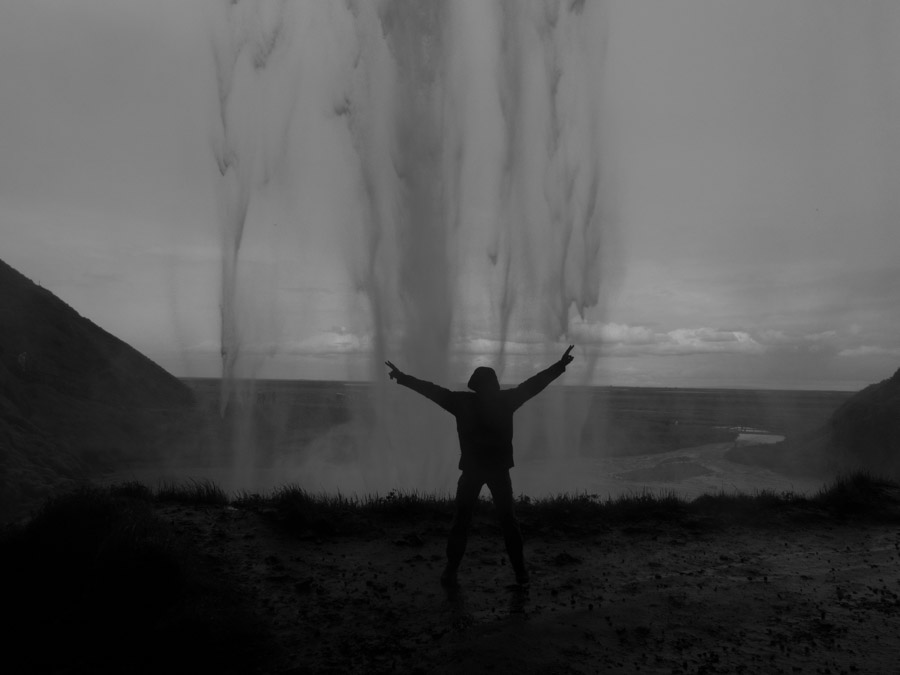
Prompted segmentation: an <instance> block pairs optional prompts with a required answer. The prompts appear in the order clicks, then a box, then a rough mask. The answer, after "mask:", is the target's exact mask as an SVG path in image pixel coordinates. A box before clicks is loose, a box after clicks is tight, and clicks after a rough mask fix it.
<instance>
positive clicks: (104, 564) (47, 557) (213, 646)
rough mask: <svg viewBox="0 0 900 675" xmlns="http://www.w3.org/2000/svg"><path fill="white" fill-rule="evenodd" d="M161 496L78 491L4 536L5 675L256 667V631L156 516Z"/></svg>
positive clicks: (210, 571) (121, 489) (226, 588)
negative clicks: (156, 504) (11, 674)
mask: <svg viewBox="0 0 900 675" xmlns="http://www.w3.org/2000/svg"><path fill="white" fill-rule="evenodd" d="M186 494H188V495H196V494H197V492H196V491H190V490H189V491H188V492H187V493H186ZM157 496H158V495H153V493H152V492H151V491H150V490H149V489H148V488H146V487H144V486H142V485H140V484H137V483H129V484H126V485H122V486H117V487H114V488H109V489H99V488H89V489H81V490H78V491H76V492H72V493H70V494H68V495H65V496H62V497H58V498H55V499H51V500H50V501H48V502H47V503H46V504H45V505H44V506H43V508H41V510H40V511H39V512H38V513H37V514H36V515H35V517H34V518H33V519H32V520H31V521H30V522H29V523H28V524H27V525H25V526H14V527H8V528H7V529H6V530H5V531H4V532H3V533H2V536H0V596H2V597H3V604H4V608H3V609H4V615H5V617H6V619H7V620H8V622H9V624H10V625H9V626H8V627H6V629H5V631H4V638H5V639H4V643H5V645H6V647H5V649H4V667H5V668H6V667H9V666H10V665H11V666H12V667H11V669H10V670H7V671H6V672H16V673H20V672H21V673H30V672H34V673H45V672H91V673H125V672H128V673H157V672H168V673H196V672H220V673H248V672H254V671H255V667H254V666H255V665H256V664H257V662H258V661H259V656H260V654H262V653H264V648H265V645H264V638H263V632H262V630H261V629H260V628H259V627H258V626H256V625H255V624H254V622H253V621H252V620H251V619H250V618H249V613H248V612H247V611H246V609H245V607H244V601H243V599H242V598H240V597H237V596H236V595H235V593H234V591H233V590H231V589H232V587H231V585H230V584H229V583H228V580H227V579H226V578H225V577H224V575H223V572H222V571H221V570H218V569H214V568H212V567H211V566H210V564H209V563H208V561H205V560H203V559H201V558H200V557H199V556H198V555H197V554H196V553H195V552H194V551H193V550H192V548H191V547H190V545H189V544H188V543H187V542H185V541H183V540H182V539H180V538H179V537H178V536H177V535H176V533H175V532H173V531H172V530H171V528H170V527H169V526H168V525H167V524H166V523H165V522H163V521H162V520H161V519H160V518H158V517H157V516H156V515H155V513H154V508H153V503H152V502H153V500H154V498H156V497H157ZM168 496H171V493H168Z"/></svg>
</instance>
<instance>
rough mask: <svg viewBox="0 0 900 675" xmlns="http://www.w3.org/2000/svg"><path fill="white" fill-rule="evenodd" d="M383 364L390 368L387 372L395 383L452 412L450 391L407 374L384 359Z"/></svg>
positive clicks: (451, 393)
mask: <svg viewBox="0 0 900 675" xmlns="http://www.w3.org/2000/svg"><path fill="white" fill-rule="evenodd" d="M384 365H386V366H387V367H388V368H390V369H391V370H390V372H389V373H388V377H390V378H391V379H392V380H396V382H397V384H402V385H403V386H404V387H408V388H409V389H412V390H413V391H414V392H416V393H418V394H421V395H422V396H424V397H425V398H428V399H431V400H432V401H434V402H435V403H437V404H438V405H439V406H441V407H442V408H443V409H444V410H446V411H447V412H450V413H452V412H453V392H452V391H450V390H449V389H444V388H443V387H440V386H438V385H436V384H434V383H432V382H426V381H425V380H420V379H418V378H417V377H413V376H412V375H407V374H406V373H404V372H401V371H400V369H399V368H398V367H397V366H395V365H394V364H393V363H391V362H390V361H385V362H384Z"/></svg>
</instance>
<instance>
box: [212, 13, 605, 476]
mask: <svg viewBox="0 0 900 675" xmlns="http://www.w3.org/2000/svg"><path fill="white" fill-rule="evenodd" d="M210 24H211V34H212V39H211V47H212V51H213V63H214V65H215V73H214V76H215V77H214V78H213V77H211V78H210V80H211V85H212V84H214V85H215V92H216V100H217V103H218V105H217V110H216V112H217V114H216V115H215V116H214V118H213V119H211V120H210V127H211V129H212V131H213V134H212V137H213V144H212V153H211V154H212V157H211V159H212V160H214V162H215V167H216V169H217V170H218V173H219V178H218V183H217V195H218V197H217V203H218V211H219V222H220V229H221V333H220V341H221V353H222V383H223V385H222V394H221V406H220V410H221V412H222V414H223V415H227V416H228V417H229V420H230V423H231V424H232V426H233V429H232V431H231V433H230V436H229V437H230V443H231V445H232V448H231V452H232V454H233V457H234V461H235V467H236V471H237V472H238V474H240V475H248V474H249V473H252V472H253V470H254V466H253V464H254V459H253V457H254V450H253V448H252V447H250V446H251V445H252V441H251V440H250V439H252V437H253V432H252V430H251V429H248V426H249V425H251V423H252V422H251V421H252V419H253V415H252V414H251V412H250V410H249V409H250V408H252V405H253V404H252V401H253V400H254V393H253V384H252V383H253V379H254V378H255V377H257V376H258V373H259V368H260V365H261V364H262V362H263V361H264V360H265V359H266V358H267V357H270V356H272V355H273V354H274V353H276V352H277V350H278V346H277V345H278V344H279V343H280V341H282V340H283V339H284V337H285V336H284V335H283V334H282V333H281V331H280V329H281V326H279V323H278V320H277V316H278V312H279V304H280V303H281V302H282V300H281V299H280V298H279V297H277V294H276V293H275V292H274V291H273V288H275V287H277V285H278V283H277V275H278V265H271V266H270V267H269V269H266V270H261V267H262V266H261V265H259V264H258V263H257V264H255V265H254V264H249V265H248V264H247V262H245V258H247V257H248V256H249V257H250V259H251V260H252V259H253V256H254V252H253V250H254V248H255V247H266V246H270V247H272V246H278V247H279V252H278V254H277V256H275V257H274V258H275V259H276V260H277V261H278V263H279V264H291V263H294V264H298V265H300V264H303V263H302V259H303V256H302V254H300V250H301V249H303V248H305V246H308V245H309V243H313V244H315V245H318V243H319V242H321V241H322V240H323V239H327V240H328V241H329V242H330V245H331V246H334V247H335V248H336V249H337V251H338V252H339V254H340V256H339V259H340V260H341V261H342V262H343V265H344V266H345V267H344V270H342V271H343V272H344V273H345V274H346V275H347V278H348V279H349V280H350V282H351V283H352V285H353V287H354V289H355V291H356V296H357V305H356V307H355V308H354V309H355V310H356V312H357V315H358V317H359V318H358V319H357V320H358V322H359V324H358V325H359V326H360V327H362V329H363V330H362V331H358V330H357V331H356V332H364V333H365V334H367V335H369V336H370V338H369V340H370V342H369V344H368V345H367V346H368V348H369V351H370V353H371V363H370V366H369V372H368V377H369V378H370V379H371V380H373V381H374V382H375V383H376V386H377V387H378V391H377V393H376V395H375V396H374V405H375V410H374V419H373V420H370V421H365V420H361V419H357V420H354V421H353V422H352V425H354V429H353V430H352V431H351V432H350V433H349V435H350V437H351V438H353V440H352V443H353V444H358V445H359V446H360V447H358V448H355V449H354V450H352V451H351V454H352V455H354V456H355V457H356V458H357V460H358V461H357V462H356V464H357V466H354V467H353V468H350V469H348V468H346V467H344V468H343V469H341V474H342V475H341V477H340V479H339V480H338V485H337V487H342V488H344V489H348V488H349V489H356V490H382V491H384V490H387V489H389V488H391V487H393V486H395V485H401V486H406V487H413V486H414V487H416V488H420V489H436V488H438V487H444V486H446V485H447V483H448V478H449V476H450V475H451V472H452V470H453V467H454V464H455V454H456V453H455V452H454V449H453V445H454V442H453V441H454V439H453V434H452V428H451V427H450V425H448V424H447V421H446V420H443V419H442V418H441V416H442V412H441V411H436V410H431V409H430V408H428V407H427V406H421V404H420V403H419V402H413V401H412V400H411V397H410V396H409V394H408V392H398V391H397V390H396V389H395V388H393V387H392V386H391V385H390V384H389V383H388V382H387V379H386V378H385V372H384V365H383V363H384V361H386V360H389V359H390V360H393V361H396V362H397V363H398V364H402V367H403V368H404V369H405V370H407V371H408V372H410V373H414V374H416V375H417V376H419V377H423V378H425V379H429V380H434V381H437V382H439V383H442V384H443V385H445V386H446V385H451V384H453V383H457V382H460V381H464V380H465V379H467V377H468V372H469V371H470V369H471V368H472V367H473V366H474V365H476V364H478V363H484V362H490V363H491V365H493V366H494V367H495V368H496V369H497V370H498V372H499V373H500V374H501V377H502V376H503V373H504V370H505V366H506V365H507V361H508V359H509V358H510V355H509V354H507V352H506V345H507V344H508V342H509V341H510V339H513V338H514V339H515V341H517V342H519V343H525V344H529V345H532V348H530V349H529V350H528V352H527V354H525V355H524V356H525V357H526V358H528V359H530V360H532V361H533V365H531V366H530V368H534V369H537V368H538V367H543V366H544V365H548V364H549V362H550V361H551V360H555V359H556V358H558V357H559V353H557V352H561V345H564V344H565V340H566V339H567V332H568V327H569V324H570V321H571V319H572V318H573V317H581V318H583V317H584V312H585V310H586V309H588V308H598V305H599V304H600V301H601V292H602V291H603V283H602V263H603V257H604V256H603V237H604V234H605V232H606V231H608V230H609V229H610V228H612V227H613V226H614V211H613V200H612V194H611V192H610V185H609V183H610V178H609V176H610V175H611V174H612V170H611V169H610V168H609V167H608V166H607V164H606V163H607V162H608V163H611V162H612V161H613V158H612V154H611V153H609V155H608V156H607V153H606V152H605V151H604V147H603V143H604V138H605V134H606V133H608V132H606V131H605V129H604V125H603V116H604V112H603V103H604V92H603V70H604V48H605V35H606V31H607V29H608V27H607V17H606V15H605V8H604V6H603V5H602V4H597V3H594V4H590V5H586V4H585V3H578V2H576V3H562V2H532V3H519V2H495V3H483V2H469V3H453V4H448V3H441V2H430V3H428V2H426V3H422V2H384V3H366V2H358V3H354V2H350V3H346V4H343V5H341V4H338V3H328V4H325V3H303V4H299V5H295V4H290V3H285V4H280V5H279V4H274V5H273V4H269V3H258V2H249V1H247V2H238V3H235V4H231V5H221V6H218V7H216V8H215V11H213V12H211V15H210ZM327 157H340V158H342V160H343V164H342V170H341V171H340V173H338V172H337V171H334V172H333V173H331V174H330V176H329V185H328V186H327V190H326V192H325V193H324V194H322V193H318V194H315V193H313V191H312V190H311V189H309V188H307V187H306V186H308V185H309V184H310V183H316V182H317V180H316V178H315V177H314V175H315V174H316V173H319V172H320V163H322V162H323V158H327ZM324 162H325V163H326V164H327V159H326V160H324ZM319 180H323V179H319ZM309 214H315V217H314V218H310V217H309ZM308 242H309V243H308ZM282 247H287V248H282ZM291 247H293V249H294V250H296V251H297V255H296V257H294V256H292V254H291ZM263 255H265V254H263ZM292 258H293V260H292ZM473 334H474V335H476V336H478V337H479V338H480V339H482V340H484V341H490V342H491V343H493V344H495V345H496V347H495V348H494V349H493V350H491V351H492V352H493V356H492V357H490V358H486V357H485V355H481V356H479V357H478V358H471V357H468V358H467V357H466V356H465V354H463V355H460V354H459V353H458V352H457V349H456V347H457V345H458V344H459V343H460V341H461V340H462V339H463V338H464V337H465V336H472V335H473ZM461 356H462V358H461ZM545 361H546V362H547V363H546V364H545V363H544V362H545ZM593 366H594V359H593V358H590V357H589V363H588V367H587V368H586V369H583V370H582V378H583V379H582V382H586V381H590V377H591V374H592V369H593ZM520 372H521V369H520ZM570 384H574V382H570ZM535 413H537V414H535ZM585 414H586V406H571V405H569V406H565V407H564V406H563V405H562V400H561V398H560V396H559V395H555V396H554V395H549V396H548V397H547V400H546V401H545V402H544V403H543V404H542V405H540V407H539V412H538V411H532V414H531V415H529V419H530V420H532V422H531V424H527V425H526V426H527V427H529V428H527V429H526V430H525V434H524V436H525V437H526V438H528V437H530V436H532V435H533V434H530V433H529V432H530V431H535V430H536V428H533V427H536V426H537V427H541V428H542V429H543V430H544V433H543V434H541V436H542V437H543V438H542V442H543V444H544V445H545V446H547V447H551V448H560V449H563V448H573V444H572V442H571V438H566V437H565V434H566V431H565V430H567V429H571V428H573V427H574V428H575V429H576V432H575V434H574V436H575V437H576V438H577V437H578V433H579V432H578V430H579V429H580V425H581V424H583V422H584V417H585ZM346 431H347V430H346V429H344V432H345V433H346ZM570 436H571V432H570ZM422 448H431V449H430V450H429V451H428V452H427V453H425V452H422ZM574 449H577V444H576V446H575V447H574ZM283 470H286V469H283ZM326 470H327V469H326V468H325V467H323V466H319V467H313V466H310V465H307V466H306V467H305V469H301V470H299V472H300V473H301V474H302V473H306V474H309V473H310V472H311V473H312V475H313V476H314V478H313V481H316V480H318V477H319V475H320V474H321V473H322V472H323V471H326ZM289 473H295V472H289ZM352 474H358V478H354V477H353V476H352ZM326 482H328V483H331V480H326Z"/></svg>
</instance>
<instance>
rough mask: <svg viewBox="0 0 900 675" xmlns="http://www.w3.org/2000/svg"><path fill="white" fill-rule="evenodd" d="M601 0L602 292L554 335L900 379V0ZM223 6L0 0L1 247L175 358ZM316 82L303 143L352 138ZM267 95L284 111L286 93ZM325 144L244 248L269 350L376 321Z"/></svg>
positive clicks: (194, 283) (800, 378)
mask: <svg viewBox="0 0 900 675" xmlns="http://www.w3.org/2000/svg"><path fill="white" fill-rule="evenodd" d="M320 4H321V5H322V6H323V7H324V6H327V5H328V3H326V2H322V3H320ZM331 4H332V5H334V7H336V8H340V7H343V3H331ZM587 4H588V5H589V6H590V5H591V4H592V3H591V0H588V2H587ZM606 4H607V5H608V8H609V11H608V12H607V13H606V14H602V15H601V14H591V15H590V16H592V17H594V18H593V19H592V20H594V21H599V20H601V19H602V21H603V26H602V27H599V28H598V30H600V29H602V30H603V31H604V37H605V40H606V43H605V52H604V59H605V61H604V66H603V69H602V73H599V74H598V75H597V76H598V77H602V78H603V92H604V96H606V97H607V102H606V104H605V107H604V111H605V115H606V118H605V119H604V122H603V124H604V129H605V130H606V133H607V134H610V135H611V138H612V139H613V140H612V141H611V143H610V145H609V148H610V150H609V152H610V155H609V158H608V164H607V166H608V167H609V170H610V171H611V172H612V173H613V175H614V178H613V185H614V190H615V194H614V199H615V209H614V210H615V214H616V227H615V228H614V230H611V231H610V232H609V233H608V236H606V238H605V239H604V247H605V250H606V252H607V255H609V266H608V272H604V273H603V275H602V279H601V283H602V284H603V287H604V296H605V297H606V298H607V302H606V303H605V304H604V305H603V307H602V308H598V309H595V310H591V311H588V312H587V313H586V314H585V316H584V317H583V318H579V317H575V318H574V319H573V320H572V321H571V322H570V325H569V332H568V335H566V336H563V338H562V339H563V340H571V341H573V342H576V343H578V344H579V350H580V351H582V353H589V352H590V353H599V354H600V355H601V358H600V360H599V362H598V364H597V367H596V370H595V371H594V372H593V373H592V374H590V375H589V377H591V378H592V379H591V381H593V382H596V383H599V384H607V383H614V384H635V385H664V386H721V387H731V386H740V387H746V386H754V387H773V388H784V387H790V388H839V389H856V388H859V387H861V386H863V385H865V384H866V383H869V382H872V381H877V380H880V379H883V378H885V377H888V376H889V375H891V374H892V373H893V372H894V370H896V369H897V367H898V366H900V263H898V253H900V3H897V2H895V0H878V1H876V0H872V1H867V0H854V1H853V2H848V1H846V0H753V1H752V2H748V1H743V0H742V1H737V0H736V1H733V2H729V1H727V0H659V1H657V2H654V1H651V0H643V1H640V2H633V1H628V2H626V1H624V0H622V1H621V2H610V3H606ZM207 5H208V3H185V2H183V1H181V0H165V1H164V0H153V1H152V2H151V1H146V0H145V1H136V0H134V1H131V0H128V1H126V0H78V1H75V2H59V1H50V0H5V1H4V2H2V3H0V258H2V259H3V260H5V261H6V262H7V263H9V264H11V265H13V266H14V267H16V268H17V269H19V270H20V271H21V272H23V273H24V274H25V275H27V276H28V277H30V278H32V279H33V280H35V281H38V282H39V283H41V284H42V285H43V286H45V287H47V288H49V289H51V290H52V291H53V292H54V293H56V294H57V295H59V296H60V297H62V298H63V299H64V300H65V301H66V302H68V303H69V304H71V305H72V306H73V307H74V308H75V309H76V310H78V311H79V312H80V313H82V314H83V315H85V316H87V317H88V318H90V319H92V320H93V321H95V322H96V323H97V324H99V325H100V326H102V327H103V328H105V329H107V330H109V331H110V332H112V333H113V334H115V335H117V336H119V337H121V338H122V339H124V340H125V341H126V342H128V343H130V344H132V345H134V346H135V347H137V348H138V349H140V350H141V351H143V352H144V353H146V354H148V355H149V356H151V358H154V359H155V360H157V361H158V362H159V363H161V364H162V365H163V366H164V367H166V368H167V369H169V370H170V371H172V372H174V373H175V374H177V375H200V374H203V375H212V374H215V373H216V372H217V368H218V353H219V318H220V311H219V302H220V297H221V296H220V278H221V277H220V275H221V255H222V242H221V223H220V222H219V215H218V213H219V212H218V211H217V208H218V207H217V193H216V181H217V176H218V172H217V168H216V164H215V161H214V156H213V152H212V149H211V148H212V146H213V144H214V139H215V135H216V133H217V131H216V105H217V103H216V84H215V77H216V75H215V65H214V61H213V50H212V48H211V39H210V34H211V31H212V30H213V27H211V25H210V23H211V21H212V19H211V17H212V15H213V13H212V12H211V11H210V10H209V7H208V6H207ZM334 11H337V9H335V10H334ZM598 17H599V18H598ZM330 25H331V24H327V23H326V24H323V25H316V26H312V27H311V28H310V29H309V30H310V31H311V33H310V34H312V35H321V36H322V38H321V43H317V42H316V41H315V40H310V41H309V44H308V45H304V46H303V49H304V50H305V51H303V54H305V55H306V56H307V57H308V59H307V60H306V61H304V63H310V62H311V63H313V65H311V66H304V67H308V68H313V70H310V71H309V72H319V71H316V70H315V69H314V65H315V63H316V60H317V59H322V60H328V59H329V58H332V56H333V54H336V53H337V51H336V48H332V47H331V46H329V39H330V38H329V35H328V28H329V26H330ZM598 39H599V37H598ZM335 58H337V57H335ZM300 79H301V80H302V82H304V83H306V82H312V84H302V85H298V86H301V90H300V91H299V93H297V100H299V101H300V103H299V104H298V108H297V112H294V111H293V109H292V108H290V107H289V109H290V110H291V111H292V112H291V113H290V114H291V115H293V114H297V115H300V116H302V117H303V119H306V120H310V121H308V122H305V123H304V124H303V125H295V126H297V129H298V131H297V135H296V136H292V139H294V140H293V141H292V142H293V143H295V144H296V147H295V150H296V152H297V153H298V156H310V153H312V154H315V152H316V150H317V149H320V148H325V147H328V148H332V147H334V148H338V147H342V146H339V145H333V146H332V145H316V143H325V141H323V140H321V139H322V138H323V135H324V136H325V137H327V135H328V134H329V133H332V132H331V131H329V130H328V129H330V127H326V126H325V125H326V122H324V121H323V122H321V123H320V124H321V126H320V127H319V126H316V125H317V124H319V123H318V122H316V121H315V119H314V118H315V117H316V115H321V116H322V118H323V120H324V119H325V117H326V113H325V111H323V110H317V108H316V106H315V105H312V104H310V105H305V103H304V102H306V101H315V100H317V99H316V95H315V94H314V93H307V90H306V89H303V88H302V87H312V89H311V90H310V91H320V89H321V87H322V86H324V85H322V84H321V83H319V84H317V83H316V82H315V78H307V79H302V78H300ZM316 87H319V89H316ZM292 95H293V94H292ZM473 96H474V95H473ZM261 98H262V99H263V100H260V101H259V102H258V105H259V106H261V109H262V110H263V111H264V113H262V117H263V118H265V119H269V120H270V121H271V123H273V124H275V123H278V120H279V119H280V118H279V117H278V115H279V114H280V113H278V112H277V110H275V108H277V107H278V106H281V107H283V106H284V105H285V104H284V99H278V100H275V101H271V100H266V99H265V98H264V97H261ZM267 106H270V107H272V109H273V110H275V112H273V113H272V115H268V108H267ZM259 116H260V114H257V118H258V117H259ZM253 119H256V118H253ZM272 120H274V121H272ZM304 129H307V130H309V131H310V135H311V136H314V137H315V138H318V139H320V140H319V141H316V140H315V139H313V140H310V139H308V138H305V137H304V136H303V130H304ZM346 147H349V145H347V146H346ZM309 166H312V167H315V170H314V171H312V170H309V169H305V170H304V179H303V180H304V182H303V185H302V186H299V185H298V186H297V188H296V194H297V197H296V200H295V202H293V207H292V209H289V210H288V211H287V212H285V209H284V205H283V204H280V205H279V207H278V210H277V213H275V214H273V215H272V218H271V220H272V227H273V232H275V231H277V230H276V229H275V228H276V226H277V227H278V228H281V233H280V234H277V235H276V234H272V235H266V236H265V237H258V238H257V239H256V240H252V239H250V240H248V244H247V250H246V251H244V255H245V276H246V278H247V279H250V280H251V281H252V280H253V279H254V278H256V279H258V281H259V284H258V285H257V288H258V287H259V286H260V285H261V286H262V287H265V288H266V289H267V290H266V293H268V297H270V298H271V302H267V303H263V307H262V308H261V309H259V310H258V311H257V313H256V314H255V315H254V317H253V319H254V322H255V323H256V324H257V325H260V326H266V332H265V334H266V337H267V339H268V340H269V342H271V343H272V344H271V345H270V348H271V351H270V352H269V357H267V358H268V361H267V362H266V365H265V366H264V367H263V369H262V370H261V372H262V373H263V374H264V375H268V376H290V377H311V378H336V379H341V378H346V377H352V378H360V377H365V376H367V373H368V371H367V370H366V368H365V367H364V365H363V364H364V363H365V358H364V353H365V350H366V349H367V347H368V345H369V344H370V335H369V333H370V331H371V326H367V325H366V321H365V320H364V319H360V316H365V313H363V314H361V313H360V299H359V297H358V296H359V294H358V292H357V289H356V288H355V287H354V283H355V282H354V280H353V278H352V274H351V273H350V272H349V271H348V266H347V262H346V250H345V249H346V246H347V243H346V241H344V240H343V239H342V237H341V236H338V235H336V234H335V232H336V231H338V230H340V229H341V227H342V226H343V224H342V223H337V224H335V223H333V222H331V220H330V219H333V218H334V212H333V211H332V210H330V209H329V208H328V203H329V202H327V201H326V200H323V199H322V198H319V199H318V200H316V199H315V198H314V196H315V194H321V193H322V191H326V192H327V191H328V190H329V189H330V188H329V185H334V181H335V180H336V178H335V177H336V176H342V175H344V174H346V173H347V167H348V166H349V164H348V160H347V158H346V157H345V156H344V155H343V154H341V152H339V151H331V150H329V151H327V152H320V153H319V154H318V155H316V156H314V157H313V160H311V163H310V165H309ZM285 175H294V174H291V173H290V172H288V173H286V174H285ZM304 195H309V198H308V199H305V200H304ZM263 201H264V200H263ZM273 208H274V207H273ZM285 219H287V221H285ZM277 221H281V222H277ZM285 230H286V232H285ZM272 269H276V270H278V272H277V274H273V273H272V272H271V270H272ZM466 325H468V324H466ZM473 325H474V324H473ZM493 337H494V338H496V337H497V336H493ZM550 337H551V338H552V339H556V336H550ZM491 338H492V336H491V335H486V334H484V332H483V331H482V332H477V333H476V332H473V333H472V334H466V333H465V332H463V334H461V335H458V336H457V340H456V343H455V344H456V348H457V349H458V350H459V351H460V352H462V353H464V354H466V355H467V356H466V358H467V359H468V360H469V361H472V362H490V356H491V354H492V352H494V351H495V350H496V344H495V342H492V340H491ZM515 338H516V336H515V334H512V336H511V339H512V341H513V342H514V341H515ZM520 347H521V348H520ZM509 351H510V353H511V354H516V353H519V352H527V351H528V349H527V347H522V346H521V345H516V344H510V346H509ZM576 354H578V351H576ZM510 372H511V373H512V374H516V370H515V369H511V371H510ZM584 377H588V375H586V374H585V375H584Z"/></svg>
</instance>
